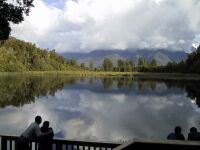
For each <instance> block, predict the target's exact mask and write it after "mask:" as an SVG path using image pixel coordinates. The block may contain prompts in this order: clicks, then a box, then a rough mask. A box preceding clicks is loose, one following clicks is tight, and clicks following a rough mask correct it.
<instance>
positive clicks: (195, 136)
mask: <svg viewBox="0 0 200 150" xmlns="http://www.w3.org/2000/svg"><path fill="white" fill-rule="evenodd" d="M188 140H191V141H200V133H199V132H198V131H197V128H196V127H192V128H190V133H188Z"/></svg>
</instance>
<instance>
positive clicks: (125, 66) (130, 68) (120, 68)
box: [80, 57, 158, 72]
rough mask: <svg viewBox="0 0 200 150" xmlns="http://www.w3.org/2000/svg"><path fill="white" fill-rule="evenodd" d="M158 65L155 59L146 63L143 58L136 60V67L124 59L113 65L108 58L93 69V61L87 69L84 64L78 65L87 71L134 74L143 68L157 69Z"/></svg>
mask: <svg viewBox="0 0 200 150" xmlns="http://www.w3.org/2000/svg"><path fill="white" fill-rule="evenodd" d="M157 66H158V63H157V61H156V59H154V58H153V59H152V60H151V61H147V60H146V59H145V58H143V57H141V58H139V59H138V63H137V65H135V64H134V62H133V61H131V60H129V59H126V60H122V59H119V60H118V61H117V65H114V64H113V62H112V60H111V59H110V58H108V57H105V58H104V60H103V63H102V65H101V66H100V67H94V64H93V61H92V60H91V61H90V62H89V65H88V67H86V65H85V64H84V63H81V64H80V68H82V69H89V70H94V71H114V72H134V71H140V70H142V69H143V68H154V67H157Z"/></svg>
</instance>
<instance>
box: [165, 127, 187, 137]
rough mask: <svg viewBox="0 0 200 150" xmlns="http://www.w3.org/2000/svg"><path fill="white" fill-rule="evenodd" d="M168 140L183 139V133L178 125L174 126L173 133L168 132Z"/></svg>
mask: <svg viewBox="0 0 200 150" xmlns="http://www.w3.org/2000/svg"><path fill="white" fill-rule="evenodd" d="M167 139H168V140H185V137H184V135H183V134H182V133H181V127H180V126H176V127H175V128H174V133H170V134H169V135H168V136H167Z"/></svg>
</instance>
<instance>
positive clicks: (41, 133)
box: [19, 116, 54, 150]
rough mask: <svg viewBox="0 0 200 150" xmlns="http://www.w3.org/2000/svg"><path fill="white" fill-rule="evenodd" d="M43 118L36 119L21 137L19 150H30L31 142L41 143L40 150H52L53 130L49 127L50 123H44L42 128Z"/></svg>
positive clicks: (37, 117)
mask: <svg viewBox="0 0 200 150" xmlns="http://www.w3.org/2000/svg"><path fill="white" fill-rule="evenodd" d="M41 122H42V118H41V117H40V116H36V117H35V122H33V123H31V124H30V125H29V127H28V128H27V129H26V130H25V131H24V132H23V133H22V134H21V136H20V137H19V149H20V150H30V149H31V147H30V142H31V141H32V140H36V141H37V142H38V143H39V146H38V150H50V149H51V145H52V144H51V139H52V138H53V136H54V133H53V129H52V128H50V127H49V122H48V121H44V123H43V126H42V127H41V128H40V126H39V125H40V123H41Z"/></svg>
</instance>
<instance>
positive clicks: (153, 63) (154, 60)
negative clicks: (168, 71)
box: [149, 58, 157, 67]
mask: <svg viewBox="0 0 200 150" xmlns="http://www.w3.org/2000/svg"><path fill="white" fill-rule="evenodd" d="M149 65H150V67H157V61H156V59H155V58H153V59H152V60H151V62H150V64H149Z"/></svg>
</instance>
